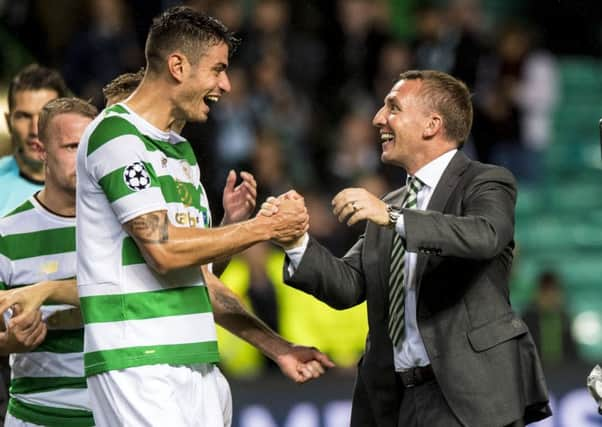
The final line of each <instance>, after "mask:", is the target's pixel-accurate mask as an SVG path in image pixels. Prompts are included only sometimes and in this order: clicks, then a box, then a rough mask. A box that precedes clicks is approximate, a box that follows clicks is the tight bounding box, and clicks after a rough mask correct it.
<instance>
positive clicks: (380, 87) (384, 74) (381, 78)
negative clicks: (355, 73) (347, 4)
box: [371, 39, 414, 111]
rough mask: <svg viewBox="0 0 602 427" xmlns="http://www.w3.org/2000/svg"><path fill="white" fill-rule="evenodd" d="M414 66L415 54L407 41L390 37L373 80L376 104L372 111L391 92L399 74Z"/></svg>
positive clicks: (379, 58)
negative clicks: (392, 84)
mask: <svg viewBox="0 0 602 427" xmlns="http://www.w3.org/2000/svg"><path fill="white" fill-rule="evenodd" d="M412 68H414V54H413V52H412V50H411V48H410V46H409V45H408V44H407V43H405V42H402V41H399V40H396V39H390V40H389V41H387V42H386V43H385V44H384V45H383V47H382V49H381V51H380V55H379V57H378V68H377V70H376V74H375V76H374V79H373V82H372V93H373V94H374V97H375V100H374V101H375V105H374V108H373V109H372V110H371V111H374V109H376V108H377V107H378V105H380V103H381V101H382V100H383V98H384V97H385V96H386V95H387V93H388V92H389V89H390V88H391V83H392V82H394V81H395V80H397V78H398V77H399V74H400V73H402V72H404V71H406V70H410V69H412Z"/></svg>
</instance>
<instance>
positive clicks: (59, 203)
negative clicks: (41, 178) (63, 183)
mask: <svg viewBox="0 0 602 427" xmlns="http://www.w3.org/2000/svg"><path fill="white" fill-rule="evenodd" d="M37 198H38V201H39V202H40V203H41V204H42V205H43V206H44V207H45V208H46V209H48V210H49V211H51V212H52V213H55V214H57V215H60V216H75V191H73V192H71V191H65V190H63V189H59V188H58V186H56V185H54V183H52V182H49V181H48V180H47V181H46V184H45V185H44V188H43V189H42V191H40V192H39V193H38V195H37Z"/></svg>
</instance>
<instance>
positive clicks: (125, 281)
mask: <svg viewBox="0 0 602 427" xmlns="http://www.w3.org/2000/svg"><path fill="white" fill-rule="evenodd" d="M159 210H167V212H168V218H169V221H170V222H171V224H172V225H174V226H177V227H197V228H204V227H209V226H210V212H209V206H208V202H207V197H206V195H205V192H204V189H203V187H202V185H201V181H200V170H199V167H198V164H197V161H196V158H195V156H194V153H193V151H192V147H191V146H190V144H189V143H188V142H187V141H186V140H184V139H183V138H182V137H180V136H179V135H177V134H176V133H173V132H163V131H161V130H159V129H157V128H155V127H154V126H152V125H151V124H150V123H148V122H146V121H145V120H144V119H142V118H141V117H140V116H138V115H137V114H135V113H134V112H132V111H131V110H129V109H128V108H127V107H126V106H125V105H123V104H116V105H114V106H112V107H110V108H108V109H106V110H105V111H104V112H103V113H101V115H100V116H99V117H97V118H96V120H94V121H93V122H92V123H91V124H90V125H89V126H88V128H87V129H86V131H85V132H84V135H83V136H82V139H81V143H80V146H79V149H78V155H77V271H78V274H77V281H78V292H79V296H80V302H81V310H82V316H83V319H84V326H85V340H84V353H85V354H84V364H85V371H86V375H87V376H91V375H95V374H98V373H101V372H105V371H110V370H116V369H125V368H129V367H134V366H143V365H152V364H158V363H169V364H174V365H178V364H179V365H182V364H193V363H212V362H217V361H218V360H219V354H218V349H217V339H216V331H215V324H214V320H213V313H212V310H211V303H210V300H209V294H208V292H207V288H206V287H205V283H204V279H203V276H202V274H201V272H200V269H199V267H191V268H184V269H180V270H175V271H172V272H170V273H168V274H165V275H161V274H158V273H156V272H155V271H154V270H153V269H152V268H150V267H149V266H148V265H147V264H146V262H145V260H144V258H143V257H142V254H141V252H140V251H139V249H138V247H137V246H136V244H135V243H134V240H133V239H132V238H131V237H130V236H129V235H128V234H127V233H126V232H125V231H124V229H123V224H125V223H127V222H128V221H130V220H132V219H134V218H136V217H138V216H140V215H143V214H146V213H149V212H153V211H159Z"/></svg>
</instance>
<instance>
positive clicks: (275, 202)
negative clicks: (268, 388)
mask: <svg viewBox="0 0 602 427" xmlns="http://www.w3.org/2000/svg"><path fill="white" fill-rule="evenodd" d="M331 204H332V209H333V213H334V215H335V216H337V218H338V220H339V222H346V223H347V225H349V226H351V225H354V224H356V223H357V222H359V221H362V220H368V221H371V222H373V223H375V224H376V225H379V226H390V225H391V223H390V219H389V211H388V206H387V204H386V203H385V202H383V201H382V200H380V199H379V198H378V197H376V196H374V195H373V194H372V193H370V192H368V191H367V190H365V189H363V188H347V189H345V190H343V191H341V192H340V193H338V194H337V195H336V196H335V197H334V198H333V199H332V203H331ZM255 219H256V221H259V222H260V223H262V224H265V225H266V226H267V227H268V228H269V232H268V234H269V238H268V240H272V241H273V242H274V243H276V244H277V245H279V246H281V247H282V248H283V249H286V250H288V249H293V248H296V247H299V246H301V244H302V243H303V241H304V236H305V234H306V233H307V230H309V214H308V213H307V208H306V206H305V201H304V199H303V197H302V196H301V195H300V194H299V193H297V192H296V191H295V190H290V191H288V192H286V193H284V194H281V195H280V196H278V197H268V199H267V200H266V201H265V202H264V203H263V204H262V205H261V209H260V210H259V212H258V213H257V216H256V217H255Z"/></svg>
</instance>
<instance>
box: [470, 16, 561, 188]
mask: <svg viewBox="0 0 602 427" xmlns="http://www.w3.org/2000/svg"><path fill="white" fill-rule="evenodd" d="M556 97H557V83H556V70H555V64H554V61H553V60H552V59H551V57H550V55H549V54H547V53H545V52H544V51H541V50H536V49H535V47H534V44H533V35H532V33H531V32H530V30H528V29H527V28H526V27H525V26H524V25H523V24H520V23H517V22H510V23H508V24H506V25H505V26H504V27H502V29H501V30H500V34H499V37H498V40H497V42H496V49H495V50H494V51H493V52H492V54H491V55H489V56H486V57H485V58H484V59H483V60H482V61H481V64H480V68H479V73H478V80H477V83H476V93H475V127H474V131H473V136H474V142H475V148H476V150H477V154H478V156H479V159H480V160H482V161H485V162H488V161H490V162H492V163H495V164H499V165H502V166H505V167H507V168H508V169H510V170H511V171H512V172H514V174H515V175H516V176H517V178H518V179H519V180H523V181H533V180H535V179H537V177H538V175H539V173H540V165H539V161H538V160H539V158H540V157H541V156H540V152H541V150H542V149H543V148H545V147H546V146H547V144H548V143H549V138H550V128H551V114H552V112H553V107H554V105H555V101H556Z"/></svg>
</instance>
